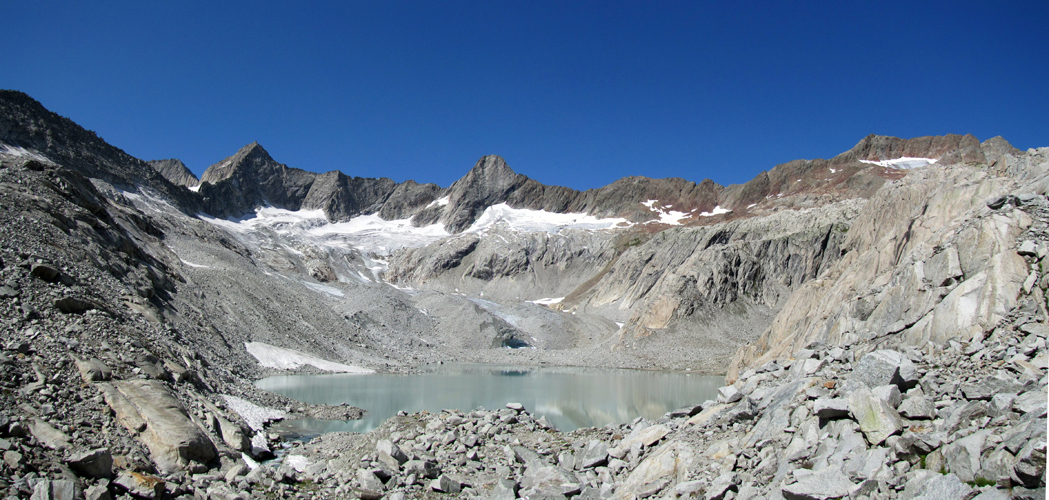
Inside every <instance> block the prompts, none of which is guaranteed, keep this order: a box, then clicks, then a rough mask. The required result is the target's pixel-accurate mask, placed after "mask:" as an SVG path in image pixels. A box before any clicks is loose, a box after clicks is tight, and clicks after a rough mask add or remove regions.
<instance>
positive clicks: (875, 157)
mask: <svg viewBox="0 0 1049 500" xmlns="http://www.w3.org/2000/svg"><path fill="white" fill-rule="evenodd" d="M997 139H998V140H993V141H991V142H990V143H989V144H988V148H989V149H992V150H994V151H996V152H999V154H1000V152H1001V149H1002V147H1003V146H1004V145H1003V144H1001V142H1004V141H1001V142H1000V139H1001V138H1000V137H999V138H997ZM1006 144H1008V143H1006ZM1010 147H1011V146H1010ZM902 157H910V158H936V159H938V160H939V161H940V163H944V164H955V163H978V164H986V163H987V158H986V156H985V154H984V150H983V147H982V146H981V144H980V141H979V140H977V139H976V137H973V136H972V134H966V135H956V134H947V135H943V136H925V137H915V138H913V139H900V138H898V137H886V136H879V135H874V134H871V135H868V136H867V137H864V138H863V140H861V141H860V142H859V143H857V144H856V145H855V146H853V148H852V149H850V150H848V151H846V152H844V153H842V154H840V155H838V156H835V157H834V158H833V159H832V161H835V162H839V163H841V162H846V161H853V160H867V161H881V160H892V159H895V158H902Z"/></svg>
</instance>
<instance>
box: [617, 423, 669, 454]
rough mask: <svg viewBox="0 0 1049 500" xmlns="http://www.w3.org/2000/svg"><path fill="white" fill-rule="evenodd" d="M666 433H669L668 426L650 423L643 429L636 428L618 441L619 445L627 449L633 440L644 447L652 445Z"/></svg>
mask: <svg viewBox="0 0 1049 500" xmlns="http://www.w3.org/2000/svg"><path fill="white" fill-rule="evenodd" d="M667 434H670V428H669V427H667V426H665V425H662V424H656V425H650V426H648V427H645V428H644V429H637V430H635V431H633V432H631V433H630V435H628V436H627V437H625V438H623V440H622V441H621V442H620V443H619V447H620V448H625V449H629V448H630V446H631V445H632V444H633V443H635V442H639V443H641V444H643V445H645V446H646V447H648V446H652V445H653V444H655V443H656V442H658V441H659V440H660V439H663V438H664V437H666V435H667Z"/></svg>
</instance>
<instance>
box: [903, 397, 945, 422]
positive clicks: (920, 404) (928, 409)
mask: <svg viewBox="0 0 1049 500" xmlns="http://www.w3.org/2000/svg"><path fill="white" fill-rule="evenodd" d="M897 411H898V412H899V414H900V415H902V416H904V417H906V418H909V419H911V420H931V419H933V418H936V403H934V402H933V400H932V398H927V397H925V396H918V397H912V398H908V399H906V400H905V401H904V402H902V403H900V406H899V408H897Z"/></svg>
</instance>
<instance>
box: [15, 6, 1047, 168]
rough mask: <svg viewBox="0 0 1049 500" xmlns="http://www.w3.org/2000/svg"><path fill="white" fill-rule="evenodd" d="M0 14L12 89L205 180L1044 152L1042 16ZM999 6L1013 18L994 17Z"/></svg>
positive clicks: (813, 11)
mask: <svg viewBox="0 0 1049 500" xmlns="http://www.w3.org/2000/svg"><path fill="white" fill-rule="evenodd" d="M161 3H162V2H109V1H102V2H84V1H68V2H41V1H35V0H34V1H24V0H7V1H5V2H3V4H2V5H0V12H2V13H3V17H4V18H5V21H4V26H3V28H2V29H0V47H2V52H0V53H2V54H3V55H2V56H0V57H2V63H0V88H10V89H17V90H22V91H24V92H27V93H28V94H29V95H31V96H33V97H34V98H36V99H37V100H39V101H40V102H42V103H43V104H44V106H46V107H47V108H49V109H51V110H53V111H55V112H57V113H59V114H61V115H63V116H67V117H69V118H72V119H73V120H74V121H76V122H78V123H79V124H81V125H83V126H84V127H86V128H88V129H91V130H94V131H96V132H98V134H99V135H100V136H102V137H103V138H105V139H106V140H107V141H109V142H110V143H112V144H114V145H116V146H118V147H120V148H123V149H124V150H125V151H127V152H128V153H130V154H132V155H134V156H137V157H140V158H144V159H159V158H171V157H175V158H180V159H182V160H183V161H184V162H185V163H186V164H187V165H188V166H189V167H190V169H191V170H193V171H194V173H196V174H197V175H198V176H199V174H200V173H201V172H203V170H204V169H205V168H207V166H208V165H210V164H212V163H215V162H217V161H219V160H221V159H222V158H224V157H226V156H229V155H231V154H233V153H234V152H236V150H237V149H239V148H240V147H242V146H243V145H245V144H247V143H250V142H251V141H259V142H260V143H261V144H262V145H263V146H264V147H265V148H266V149H267V150H268V151H269V152H270V154H271V155H272V156H273V157H274V158H275V159H277V160H278V161H280V162H283V163H286V164H288V165H289V166H292V167H298V168H303V169H306V170H313V171H327V170H333V169H339V170H342V171H343V172H346V173H347V174H350V175H359V176H363V177H380V176H382V177H391V178H393V179H394V180H397V181H403V180H406V179H414V180H417V181H421V182H435V183H438V184H440V185H442V186H447V185H449V184H451V183H452V182H453V181H454V180H455V179H457V178H459V177H461V176H462V175H463V174H465V173H466V172H467V170H469V168H470V167H471V166H472V165H473V163H474V162H475V161H476V160H477V159H478V158H479V157H480V156H482V155H485V154H499V155H502V156H503V157H505V158H506V160H507V162H508V163H509V164H510V166H511V167H512V168H514V170H516V171H517V172H520V173H524V174H526V175H528V176H530V177H533V178H535V179H537V180H539V181H541V182H544V183H547V184H560V185H566V186H570V187H574V188H577V189H587V188H592V187H598V186H602V185H605V184H608V183H610V182H612V181H614V180H615V179H618V178H620V177H623V176H626V175H645V176H650V177H683V178H686V179H690V180H694V181H697V182H698V181H700V180H702V179H704V178H711V179H714V180H715V181H717V182H719V183H721V184H730V183H739V182H745V181H746V180H749V179H750V178H752V177H753V176H754V175H755V174H757V173H758V172H760V171H761V170H766V169H769V168H771V167H772V166H774V165H775V164H777V163H783V162H786V161H789V160H792V159H797V158H819V157H823V158H826V157H831V156H833V155H835V154H838V153H840V152H842V151H845V150H847V149H849V148H850V147H852V146H853V145H854V144H855V143H856V142H858V141H859V140H860V139H862V138H863V137H864V136H865V135H867V134H870V133H876V134H883V135H894V136H898V137H905V138H906V137H915V136H921V135H940V134H946V133H963V134H964V133H972V134H974V135H976V136H977V137H978V138H979V139H980V140H985V139H987V138H990V137H993V136H995V135H1002V136H1004V137H1005V138H1006V139H1008V140H1009V141H1011V142H1012V143H1013V144H1014V145H1015V146H1017V147H1020V148H1022V149H1026V148H1029V147H1037V146H1049V30H1047V29H1046V28H1045V22H1046V20H1047V19H1049V2H1045V1H1031V2H954V1H952V2H898V3H890V2H863V3H861V2H829V1H828V2H817V1H803V2H793V1H791V2H775V3H773V2H767V3H766V2H760V3H759V2H716V3H715V2H710V3H704V2H647V1H646V2H610V1H597V2H576V1H572V2H564V1H553V2H541V1H533V0H529V1H527V2H508V1H490V0H489V1H479V2H386V1H382V2H330V3H332V4H336V5H335V6H331V5H328V2H324V3H307V2H272V3H271V2H243V3H239V2H237V3H235V2H189V1H181V2H163V5H161ZM1000 4H1008V5H1007V6H1002V5H1000Z"/></svg>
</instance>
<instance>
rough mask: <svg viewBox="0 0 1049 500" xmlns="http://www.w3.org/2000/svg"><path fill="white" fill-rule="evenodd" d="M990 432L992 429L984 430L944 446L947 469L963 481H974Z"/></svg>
mask: <svg viewBox="0 0 1049 500" xmlns="http://www.w3.org/2000/svg"><path fill="white" fill-rule="evenodd" d="M990 434H991V431H989V430H982V431H979V432H976V433H974V434H971V435H969V436H966V437H964V438H962V439H959V440H957V441H955V442H953V443H951V444H949V445H947V446H944V447H943V451H942V453H943V458H944V460H945V461H946V462H947V470H949V471H950V472H952V473H953V474H954V475H956V476H958V479H959V480H961V481H962V482H966V483H969V482H972V481H974V480H975V479H976V474H977V473H978V472H980V469H981V467H980V452H981V450H982V449H983V444H984V442H985V441H987V436H989V435H990Z"/></svg>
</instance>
